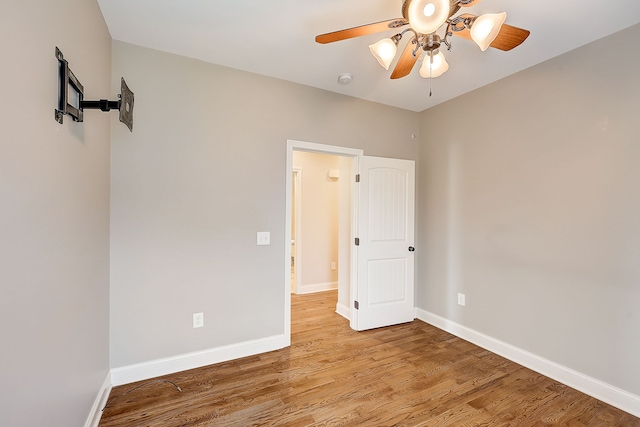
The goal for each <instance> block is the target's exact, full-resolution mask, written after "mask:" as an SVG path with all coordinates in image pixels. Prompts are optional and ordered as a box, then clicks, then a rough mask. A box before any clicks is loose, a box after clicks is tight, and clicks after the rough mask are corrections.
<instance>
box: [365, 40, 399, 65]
mask: <svg viewBox="0 0 640 427" xmlns="http://www.w3.org/2000/svg"><path fill="white" fill-rule="evenodd" d="M369 50H370V51H371V54H372V55H373V56H374V57H375V58H376V59H377V60H378V62H379V63H380V65H382V67H383V68H384V69H385V70H388V69H389V66H390V65H391V62H392V61H393V58H395V56H396V51H397V46H396V43H395V42H394V41H393V40H392V39H390V38H387V39H382V40H380V41H379V42H377V43H374V44H372V45H369Z"/></svg>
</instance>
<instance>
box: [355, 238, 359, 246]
mask: <svg viewBox="0 0 640 427" xmlns="http://www.w3.org/2000/svg"><path fill="white" fill-rule="evenodd" d="M356 246H360V238H359V237H356Z"/></svg>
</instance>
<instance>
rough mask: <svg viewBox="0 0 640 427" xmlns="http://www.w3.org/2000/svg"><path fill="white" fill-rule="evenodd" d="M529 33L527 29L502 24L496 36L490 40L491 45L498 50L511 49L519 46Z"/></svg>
mask: <svg viewBox="0 0 640 427" xmlns="http://www.w3.org/2000/svg"><path fill="white" fill-rule="evenodd" d="M529 34H531V31H529V30H525V29H522V28H518V27H513V26H511V25H507V24H502V28H501V29H500V32H499V33H498V37H496V39H495V40H494V41H493V42H491V47H495V48H496V49H500V50H511V49H513V48H514V47H518V46H520V45H521V44H522V42H523V41H525V40H526V39H527V37H529Z"/></svg>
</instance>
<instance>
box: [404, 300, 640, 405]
mask: <svg viewBox="0 0 640 427" xmlns="http://www.w3.org/2000/svg"><path fill="white" fill-rule="evenodd" d="M416 318H417V319H420V320H422V321H423V322H426V323H429V324H430V325H433V326H435V327H437V328H439V329H442V330H444V331H446V332H449V333H450V334H453V335H455V336H457V337H460V338H462V339H464V340H466V341H469V342H471V343H473V344H475V345H477V346H480V347H482V348H484V349H487V350H489V351H491V352H493V353H496V354H498V355H500V356H502V357H504V358H507V359H509V360H511V361H513V362H516V363H518V364H520V365H522V366H525V367H527V368H529V369H532V370H534V371H536V372H538V373H540V374H542V375H545V376H547V377H549V378H552V379H554V380H556V381H559V382H561V383H563V384H566V385H568V386H569V387H572V388H575V389H576V390H579V391H581V392H583V393H585V394H588V395H589V396H592V397H595V398H596V399H598V400H601V401H603V402H605V403H608V404H609V405H612V406H615V407H616V408H619V409H622V410H623V411H625V412H628V413H630V414H632V415H634V416H636V417H640V396H636V395H635V394H632V393H629V392H627V391H625V390H622V389H619V388H617V387H614V386H612V385H610V384H607V383H605V382H602V381H600V380H597V379H595V378H592V377H589V376H588V375H584V374H582V373H580V372H577V371H574V370H573V369H570V368H567V367H565V366H562V365H559V364H557V363H555V362H552V361H550V360H547V359H544V358H542V357H540V356H536V355H535V354H532V353H529V352H528V351H525V350H522V349H520V348H518V347H515V346H512V345H510V344H507V343H505V342H502V341H499V340H497V339H495V338H492V337H490V336H488V335H485V334H482V333H480V332H477V331H475V330H473V329H470V328H467V327H466V326H463V325H460V324H459V323H456V322H453V321H451V320H448V319H445V318H444V317H440V316H438V315H436V314H433V313H430V312H428V311H425V310H422V309H419V308H416Z"/></svg>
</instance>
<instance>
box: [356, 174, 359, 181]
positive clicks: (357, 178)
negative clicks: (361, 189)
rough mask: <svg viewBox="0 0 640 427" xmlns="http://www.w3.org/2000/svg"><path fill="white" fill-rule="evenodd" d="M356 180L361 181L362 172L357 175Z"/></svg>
mask: <svg viewBox="0 0 640 427" xmlns="http://www.w3.org/2000/svg"><path fill="white" fill-rule="evenodd" d="M356 182H360V174H357V175H356Z"/></svg>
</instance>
